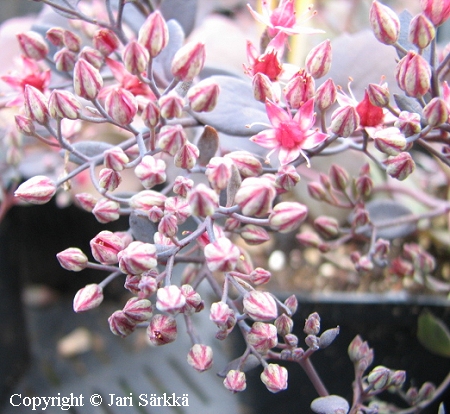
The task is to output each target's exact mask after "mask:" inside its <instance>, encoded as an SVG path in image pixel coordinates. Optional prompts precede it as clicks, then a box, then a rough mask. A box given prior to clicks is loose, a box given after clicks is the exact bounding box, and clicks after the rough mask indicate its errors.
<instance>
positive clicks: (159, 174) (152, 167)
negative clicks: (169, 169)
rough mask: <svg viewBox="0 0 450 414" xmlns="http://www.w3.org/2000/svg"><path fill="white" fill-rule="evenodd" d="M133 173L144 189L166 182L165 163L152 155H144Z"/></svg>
mask: <svg viewBox="0 0 450 414" xmlns="http://www.w3.org/2000/svg"><path fill="white" fill-rule="evenodd" d="M134 173H135V174H136V177H137V178H138V179H139V181H140V182H141V184H142V185H143V186H144V187H145V188H152V187H154V186H155V185H158V184H162V183H163V182H164V181H166V163H165V162H164V161H163V160H162V159H157V158H155V157H153V156H152V155H145V156H144V157H143V158H142V161H141V162H140V163H139V164H138V165H137V167H136V168H135V169H134Z"/></svg>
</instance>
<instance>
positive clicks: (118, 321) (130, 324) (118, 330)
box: [108, 310, 136, 338]
mask: <svg viewBox="0 0 450 414" xmlns="http://www.w3.org/2000/svg"><path fill="white" fill-rule="evenodd" d="M108 324H109V329H110V330H111V332H112V333H113V334H114V335H117V336H120V337H122V338H125V337H127V336H128V335H130V334H131V333H133V332H134V330H135V329H136V322H135V321H133V320H132V319H130V318H129V317H128V316H127V315H126V314H125V312H124V311H121V310H117V311H115V312H114V313H113V314H112V315H111V316H110V317H109V318H108Z"/></svg>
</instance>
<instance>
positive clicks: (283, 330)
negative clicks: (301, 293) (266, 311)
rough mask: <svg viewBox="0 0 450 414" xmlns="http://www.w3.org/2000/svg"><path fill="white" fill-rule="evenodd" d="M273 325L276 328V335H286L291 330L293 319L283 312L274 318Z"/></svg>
mask: <svg viewBox="0 0 450 414" xmlns="http://www.w3.org/2000/svg"><path fill="white" fill-rule="evenodd" d="M274 325H275V326H276V328H277V333H278V335H280V336H286V335H287V334H289V333H291V332H292V328H293V327H294V321H293V320H292V319H291V318H290V317H289V316H287V315H286V314H285V313H282V314H281V315H280V316H279V317H278V318H277V319H275V322H274Z"/></svg>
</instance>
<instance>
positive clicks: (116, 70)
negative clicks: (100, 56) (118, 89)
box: [105, 58, 128, 82]
mask: <svg viewBox="0 0 450 414" xmlns="http://www.w3.org/2000/svg"><path fill="white" fill-rule="evenodd" d="M105 63H106V64H107V65H108V67H109V69H110V70H111V72H112V74H113V76H114V77H115V78H116V79H117V80H118V81H119V82H122V80H123V78H124V76H125V75H127V74H128V72H127V71H126V70H125V67H124V66H123V64H122V63H120V62H118V61H117V60H114V59H111V58H106V59H105Z"/></svg>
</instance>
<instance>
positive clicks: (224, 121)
mask: <svg viewBox="0 0 450 414" xmlns="http://www.w3.org/2000/svg"><path fill="white" fill-rule="evenodd" d="M210 79H211V80H212V81H214V82H216V83H217V84H218V85H219V86H220V94H219V99H218V100H217V105H216V107H215V108H214V110H213V111H211V112H195V113H193V115H194V117H195V118H196V119H197V120H198V121H200V122H201V123H202V124H205V125H211V126H212V127H214V128H215V129H217V130H218V131H219V132H223V133H225V134H228V135H232V136H241V137H248V136H252V135H255V134H257V133H258V132H260V131H262V130H264V129H267V128H268V127H267V124H269V119H268V118H267V114H266V109H265V106H264V104H262V103H261V102H258V101H256V100H255V98H254V97H253V90H252V86H251V84H250V82H245V81H244V80H242V79H238V78H235V77H230V76H211V78H210ZM252 123H263V124H265V125H254V126H252V127H251V128H248V127H247V125H249V124H252Z"/></svg>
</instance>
